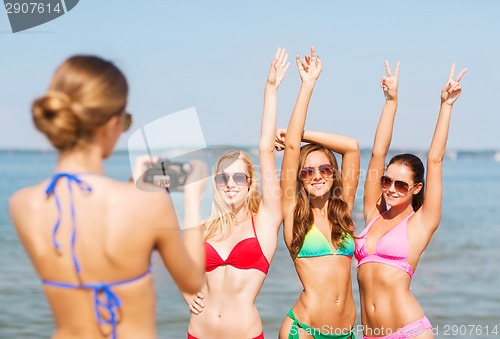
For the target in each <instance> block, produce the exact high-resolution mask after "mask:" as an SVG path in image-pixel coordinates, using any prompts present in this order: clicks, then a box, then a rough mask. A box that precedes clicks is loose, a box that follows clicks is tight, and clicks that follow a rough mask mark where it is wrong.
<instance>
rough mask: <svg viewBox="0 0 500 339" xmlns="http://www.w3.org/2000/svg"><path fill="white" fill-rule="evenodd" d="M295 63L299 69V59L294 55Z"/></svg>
mask: <svg viewBox="0 0 500 339" xmlns="http://www.w3.org/2000/svg"><path fill="white" fill-rule="evenodd" d="M295 63H296V64H297V67H298V68H299V69H300V57H299V55H298V54H297V55H295Z"/></svg>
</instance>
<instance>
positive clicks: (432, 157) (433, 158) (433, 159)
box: [427, 153, 443, 166]
mask: <svg viewBox="0 0 500 339" xmlns="http://www.w3.org/2000/svg"><path fill="white" fill-rule="evenodd" d="M442 163H443V155H442V154H432V153H429V154H428V155H427V165H429V164H431V165H439V166H440V165H441V164H442Z"/></svg>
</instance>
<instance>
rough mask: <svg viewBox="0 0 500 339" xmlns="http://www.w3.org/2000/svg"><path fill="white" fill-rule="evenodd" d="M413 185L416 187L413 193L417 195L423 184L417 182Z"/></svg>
mask: <svg viewBox="0 0 500 339" xmlns="http://www.w3.org/2000/svg"><path fill="white" fill-rule="evenodd" d="M415 187H416V189H415V191H414V192H413V195H417V194H418V193H419V192H420V190H421V189H422V188H423V187H424V184H422V183H421V182H419V183H418V184H416V185H415Z"/></svg>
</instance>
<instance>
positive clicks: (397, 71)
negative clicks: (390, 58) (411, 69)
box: [394, 61, 400, 78]
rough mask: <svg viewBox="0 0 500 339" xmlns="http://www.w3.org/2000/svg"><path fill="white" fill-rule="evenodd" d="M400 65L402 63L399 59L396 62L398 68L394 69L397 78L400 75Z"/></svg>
mask: <svg viewBox="0 0 500 339" xmlns="http://www.w3.org/2000/svg"><path fill="white" fill-rule="evenodd" d="M399 65H400V62H399V61H398V62H397V63H396V70H395V71H394V76H395V77H396V78H397V77H398V76H399Z"/></svg>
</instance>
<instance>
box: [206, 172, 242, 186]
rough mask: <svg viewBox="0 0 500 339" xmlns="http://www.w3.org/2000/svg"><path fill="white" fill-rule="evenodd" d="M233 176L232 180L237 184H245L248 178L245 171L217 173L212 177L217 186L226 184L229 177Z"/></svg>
mask: <svg viewBox="0 0 500 339" xmlns="http://www.w3.org/2000/svg"><path fill="white" fill-rule="evenodd" d="M231 178H233V181H234V183H235V184H236V185H238V186H245V185H246V184H247V182H248V179H249V178H250V177H249V176H248V175H246V174H245V173H241V172H236V173H219V174H216V175H215V177H214V181H215V184H216V185H217V186H219V187H223V186H227V184H228V183H229V179H231Z"/></svg>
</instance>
